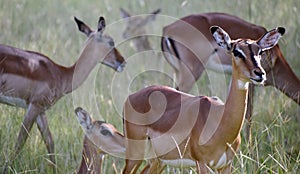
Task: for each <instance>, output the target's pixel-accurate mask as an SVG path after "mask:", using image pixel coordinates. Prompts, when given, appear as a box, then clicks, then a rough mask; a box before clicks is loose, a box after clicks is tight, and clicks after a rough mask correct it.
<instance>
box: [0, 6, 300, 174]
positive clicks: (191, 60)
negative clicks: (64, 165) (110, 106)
mask: <svg viewBox="0 0 300 174" xmlns="http://www.w3.org/2000/svg"><path fill="white" fill-rule="evenodd" d="M120 11H121V14H122V16H123V17H124V18H128V19H129V20H128V26H127V27H126V30H125V32H124V33H123V37H124V38H132V37H134V40H133V43H134V46H135V48H136V51H143V50H151V45H150V42H149V41H148V38H147V37H145V28H144V26H145V25H149V22H150V21H152V22H154V19H155V17H156V16H157V14H159V13H160V9H158V10H156V11H154V12H153V13H151V14H150V15H148V16H147V17H135V18H134V20H132V19H133V18H132V19H130V17H131V16H132V15H131V14H130V13H129V12H127V11H126V10H124V9H120ZM74 20H75V22H76V24H77V26H78V29H79V31H81V32H82V33H84V34H85V35H86V36H87V40H86V43H85V45H84V46H83V48H82V51H81V53H80V54H79V58H78V59H77V61H76V62H75V63H74V64H73V65H72V66H70V67H64V66H61V65H58V64H56V63H54V62H53V61H52V60H51V59H50V58H48V57H47V56H45V55H43V54H41V53H38V52H34V51H27V50H23V49H20V48H15V47H12V46H7V45H0V102H1V103H4V104H7V105H11V106H15V107H21V108H25V109H26V113H25V115H24V119H23V122H22V126H21V127H20V131H19V134H18V138H17V141H16V143H15V150H14V152H13V154H12V155H11V161H8V162H7V164H6V167H5V169H4V171H3V173H8V172H9V171H8V170H9V169H8V168H9V167H8V166H9V165H11V162H12V159H14V158H15V157H16V156H17V155H18V154H19V153H20V151H21V149H22V147H23V146H24V144H25V142H26V140H27V138H28V135H29V133H30V131H31V129H32V126H33V124H34V123H36V125H37V127H38V130H39V132H40V133H41V136H42V139H43V141H44V144H45V145H46V148H47V151H48V154H49V160H50V161H51V163H52V164H53V172H54V173H56V172H57V171H56V169H55V165H56V160H55V155H54V154H55V148H54V141H53V138H52V134H51V131H50V128H49V126H48V122H47V117H46V111H47V110H48V109H50V108H51V107H52V106H53V105H55V103H56V102H57V101H58V100H59V99H60V98H61V97H63V96H64V95H66V94H68V93H71V92H72V91H74V90H76V89H77V88H78V87H79V86H80V85H81V84H82V83H83V82H84V81H85V79H86V78H87V77H88V76H89V74H90V72H91V71H92V70H93V69H94V68H95V67H96V65H97V63H102V64H104V65H106V66H108V67H110V68H112V69H114V70H115V71H117V72H120V73H121V72H122V70H123V69H124V68H126V66H125V64H126V61H125V59H124V58H123V57H122V54H121V53H120V52H119V51H118V50H117V49H116V47H115V44H114V39H113V37H111V36H109V35H106V34H104V30H105V27H106V22H105V19H104V18H103V17H100V18H99V20H98V24H97V29H96V30H93V29H91V28H90V27H89V26H88V25H87V24H85V23H84V22H83V21H81V20H79V19H78V18H76V17H74ZM182 31H185V32H184V33H183V32H182ZM284 33H285V29H284V28H283V27H278V28H275V29H272V30H270V31H267V30H266V29H265V28H263V27H261V26H258V25H255V24H252V23H249V22H247V21H244V20H242V19H240V18H238V17H236V16H232V15H229V14H225V13H203V14H197V15H189V16H186V17H183V18H181V19H180V20H177V21H175V22H174V23H171V24H169V25H167V26H165V27H164V28H162V36H161V43H160V44H161V51H162V52H163V55H164V58H165V59H166V61H167V62H168V63H169V64H170V65H171V66H172V68H173V69H174V71H175V75H176V84H177V86H176V88H172V87H168V86H158V85H153V86H149V87H145V88H143V89H141V90H139V91H138V92H135V93H133V94H131V95H129V96H128V98H127V100H126V101H125V103H124V106H123V120H124V122H123V128H124V129H123V133H121V132H119V131H118V130H117V129H116V128H115V127H114V126H113V125H112V124H109V123H106V122H104V121H95V120H93V119H92V117H91V116H90V115H89V113H88V111H86V110H84V109H82V108H81V107H80V106H78V108H76V109H75V114H76V115H77V119H78V121H79V123H80V125H81V126H82V128H83V130H84V132H85V137H84V141H83V150H82V160H81V165H80V167H79V169H78V170H77V172H76V173H101V165H102V161H103V156H104V155H106V154H109V155H113V156H116V157H120V158H123V159H124V160H125V167H124V170H123V173H124V174H129V173H137V172H138V171H141V173H161V172H162V171H163V169H164V168H165V167H166V166H167V165H169V166H174V167H179V166H181V167H185V166H189V167H195V168H196V171H197V173H209V172H219V173H231V164H232V161H233V159H234V156H235V153H236V151H237V150H238V148H239V146H240V144H241V135H240V132H241V129H242V125H243V123H244V118H246V119H247V120H248V123H249V124H248V126H247V136H248V137H251V132H250V130H251V129H250V126H251V124H250V123H251V116H252V110H253V100H254V99H253V91H254V86H255V85H260V86H261V85H265V86H267V85H270V86H274V87H275V88H277V89H279V90H280V91H281V92H282V93H284V94H285V95H287V96H288V97H289V98H291V99H292V100H294V101H295V102H296V103H297V104H300V90H299V89H300V81H299V79H298V77H297V76H296V75H295V74H294V72H293V71H292V69H291V68H290V66H289V64H288V63H287V61H286V60H285V57H284V56H283V54H282V52H281V50H280V48H279V45H278V44H277V43H278V41H279V39H280V38H281V37H282V36H283V35H284ZM205 69H210V70H213V71H216V72H223V73H228V74H231V83H230V87H229V92H228V96H227V98H226V101H224V102H223V101H221V100H220V99H219V98H218V97H209V96H193V95H190V94H188V92H189V91H190V90H191V89H192V87H193V86H194V84H195V82H196V81H197V80H198V79H199V78H200V76H201V75H202V73H203V72H204V70H205ZM145 159H147V165H145V167H144V168H143V169H142V170H141V169H139V166H140V165H141V163H142V162H143V161H144V160H145Z"/></svg>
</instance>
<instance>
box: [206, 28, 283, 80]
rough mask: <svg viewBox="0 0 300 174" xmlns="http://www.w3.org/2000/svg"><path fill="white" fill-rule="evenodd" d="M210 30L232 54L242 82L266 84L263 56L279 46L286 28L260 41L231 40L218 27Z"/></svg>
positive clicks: (220, 44) (218, 41) (264, 36)
mask: <svg viewBox="0 0 300 174" xmlns="http://www.w3.org/2000/svg"><path fill="white" fill-rule="evenodd" d="M210 30H211V33H212V35H213V37H214V39H215V40H216V42H217V44H218V45H219V46H220V47H222V48H224V49H226V50H227V51H228V52H230V53H231V54H232V57H233V62H232V65H233V66H238V67H239V68H238V69H239V74H240V78H241V80H244V81H248V82H249V81H250V82H252V83H254V84H263V83H264V82H265V80H266V73H265V70H264V69H263V68H262V66H261V64H260V59H261V54H262V52H263V51H266V50H269V49H271V48H273V47H274V46H275V45H276V44H277V42H278V40H279V39H280V38H281V36H282V35H283V34H284V32H285V29H284V28H282V27H278V28H276V29H273V30H271V31H269V32H267V33H266V34H264V35H263V36H262V37H261V38H260V39H258V40H250V39H237V40H231V38H230V36H229V35H228V33H227V32H225V31H224V30H223V29H222V28H221V27H218V26H212V27H211V28H210Z"/></svg>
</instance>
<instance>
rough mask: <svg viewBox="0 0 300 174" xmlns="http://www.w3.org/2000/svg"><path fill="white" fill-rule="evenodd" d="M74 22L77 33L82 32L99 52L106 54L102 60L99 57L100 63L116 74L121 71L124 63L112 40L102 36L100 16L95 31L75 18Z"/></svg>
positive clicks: (101, 18) (102, 22)
mask: <svg viewBox="0 0 300 174" xmlns="http://www.w3.org/2000/svg"><path fill="white" fill-rule="evenodd" d="M74 20H75V22H76V23H77V26H78V29H79V31H81V32H83V33H84V34H85V35H86V36H87V37H88V39H89V40H91V41H92V42H93V43H95V44H97V46H99V49H100V50H101V51H103V52H104V53H107V54H106V56H105V58H104V59H103V58H102V56H101V55H99V56H100V57H99V59H101V63H102V64H104V65H107V66H109V67H111V68H113V69H114V70H116V71H118V72H120V71H122V70H123V68H124V66H125V63H126V62H125V60H124V58H123V57H122V55H121V54H120V53H119V51H118V50H117V49H116V48H115V45H114V40H113V39H112V38H111V37H110V36H108V35H104V34H103V32H104V30H105V20H104V18H103V17H102V16H101V17H100V18H99V21H98V28H97V31H93V30H92V29H91V28H90V27H89V26H88V25H86V24H85V23H84V22H82V21H80V20H79V19H77V18H76V17H74Z"/></svg>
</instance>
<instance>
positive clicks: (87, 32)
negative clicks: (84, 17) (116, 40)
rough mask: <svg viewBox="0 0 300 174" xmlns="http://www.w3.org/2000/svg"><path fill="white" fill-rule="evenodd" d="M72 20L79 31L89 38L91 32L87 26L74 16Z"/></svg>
mask: <svg viewBox="0 0 300 174" xmlns="http://www.w3.org/2000/svg"><path fill="white" fill-rule="evenodd" d="M74 20H75V22H76V24H77V26H78V29H79V31H81V32H83V33H84V34H85V35H86V36H89V35H90V34H91V33H92V32H93V30H91V28H90V27H89V26H87V25H86V24H85V23H84V22H82V21H81V20H79V19H78V18H76V17H75V16H74Z"/></svg>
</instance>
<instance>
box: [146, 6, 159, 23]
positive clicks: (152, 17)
mask: <svg viewBox="0 0 300 174" xmlns="http://www.w3.org/2000/svg"><path fill="white" fill-rule="evenodd" d="M160 11H161V10H160V8H159V9H157V10H155V11H154V12H152V13H150V14H151V15H150V16H149V19H148V20H149V21H153V20H155V17H156V15H157V14H158V13H160Z"/></svg>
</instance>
